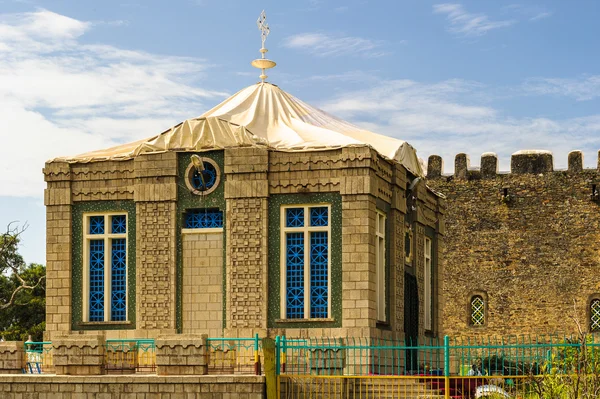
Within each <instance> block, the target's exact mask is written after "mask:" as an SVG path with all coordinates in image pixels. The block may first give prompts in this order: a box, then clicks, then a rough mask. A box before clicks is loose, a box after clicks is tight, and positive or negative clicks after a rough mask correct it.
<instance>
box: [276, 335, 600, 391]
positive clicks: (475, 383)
mask: <svg viewBox="0 0 600 399" xmlns="http://www.w3.org/2000/svg"><path fill="white" fill-rule="evenodd" d="M276 351H277V352H276V353H277V356H276V370H278V371H279V373H280V381H281V389H282V390H283V391H284V392H285V395H286V397H288V398H295V397H297V398H303V397H307V396H306V395H309V396H310V395H312V396H315V395H316V396H315V397H332V398H333V397H348V398H353V397H357V398H363V397H365V398H366V397H369V398H370V397H373V398H382V397H390V396H389V395H392V396H394V397H430V396H431V397H437V396H436V395H444V397H447V398H449V397H452V398H473V397H489V396H494V395H496V396H495V397H499V398H518V397H519V398H526V397H527V398H531V399H533V398H541V397H556V398H568V397H569V398H570V397H584V396H577V395H579V393H580V392H582V391H583V390H585V389H588V390H590V391H593V392H596V393H598V394H599V395H596V396H594V395H595V394H593V395H592V396H590V397H600V339H599V337H598V336H595V335H588V336H585V335H584V336H566V335H560V336H559V335H543V336H523V335H521V336H508V337H481V338H454V339H451V338H449V337H444V339H443V340H437V339H425V340H420V341H414V342H411V341H404V340H384V339H368V338H354V337H347V338H318V339H287V338H285V337H278V338H277V339H276ZM557 387H558V388H557ZM557 389H559V390H561V391H560V393H559V394H556V392H555V391H556V390H557ZM567 390H575V391H574V392H575V393H574V395H575V396H565V392H567ZM594 390H595V391H594ZM548 392H551V394H550V396H548V395H547V394H548ZM555 394H556V395H555ZM340 395H341V396H340ZM365 395H366V396H365ZM386 395H388V396H386ZM552 395H555V396H552ZM586 397H587V396H586Z"/></svg>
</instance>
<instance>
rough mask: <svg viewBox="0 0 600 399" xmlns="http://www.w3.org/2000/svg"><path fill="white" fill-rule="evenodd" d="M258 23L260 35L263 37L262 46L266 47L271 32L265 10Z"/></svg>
mask: <svg viewBox="0 0 600 399" xmlns="http://www.w3.org/2000/svg"><path fill="white" fill-rule="evenodd" d="M256 25H257V26H258V30H260V37H261V39H262V47H263V48H265V40H267V36H269V33H270V32H271V29H269V24H268V23H267V14H266V13H265V10H263V11H262V12H261V13H260V16H259V17H258V20H257V21H256Z"/></svg>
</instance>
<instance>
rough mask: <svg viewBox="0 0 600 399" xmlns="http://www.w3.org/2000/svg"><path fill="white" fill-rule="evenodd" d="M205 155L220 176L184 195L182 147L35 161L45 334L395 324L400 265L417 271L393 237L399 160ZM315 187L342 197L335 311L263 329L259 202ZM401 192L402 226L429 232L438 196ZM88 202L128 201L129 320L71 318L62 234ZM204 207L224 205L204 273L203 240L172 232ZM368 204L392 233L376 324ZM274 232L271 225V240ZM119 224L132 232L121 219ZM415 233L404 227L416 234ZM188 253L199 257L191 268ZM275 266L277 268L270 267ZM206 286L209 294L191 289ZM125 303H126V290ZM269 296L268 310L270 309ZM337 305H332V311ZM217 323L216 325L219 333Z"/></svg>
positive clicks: (332, 331)
mask: <svg viewBox="0 0 600 399" xmlns="http://www.w3.org/2000/svg"><path fill="white" fill-rule="evenodd" d="M206 156H207V157H212V158H215V159H218V160H219V162H221V161H222V163H220V165H221V167H222V179H221V184H220V185H219V187H218V188H217V190H215V191H214V192H213V193H211V194H208V196H195V195H192V197H193V198H191V197H190V196H191V194H190V193H189V190H187V188H186V187H185V184H184V183H185V177H184V176H183V173H184V171H183V170H182V166H183V167H187V164H188V163H189V162H188V161H189V154H180V153H177V152H169V153H162V154H146V155H140V156H138V157H136V158H135V159H133V160H125V161H111V162H91V163H87V164H67V163H54V162H51V163H48V164H46V168H45V179H46V181H47V183H48V189H47V190H46V204H47V206H48V237H49V238H48V240H49V241H48V294H49V295H48V309H47V311H48V318H47V320H48V330H49V334H48V339H51V336H52V334H54V333H56V334H59V335H60V334H68V333H70V332H71V329H73V330H82V329H84V330H86V333H87V334H97V333H98V332H99V331H102V332H104V333H105V335H106V338H107V339H111V338H155V337H157V336H158V335H159V334H172V333H175V332H176V331H179V332H197V331H196V330H203V331H202V332H208V333H210V335H212V336H215V335H216V336H220V335H222V334H224V335H226V336H239V337H249V336H253V335H254V334H255V333H258V334H260V335H261V336H265V335H267V334H271V335H276V334H283V333H285V331H283V330H282V329H284V328H285V329H287V330H288V331H289V333H290V334H292V335H303V336H306V335H309V334H310V335H348V334H351V335H356V336H380V335H382V334H383V335H386V336H388V335H390V334H401V333H402V331H403V328H404V326H403V320H404V319H403V311H404V309H403V305H402V304H401V305H397V304H398V303H399V301H400V303H401V301H402V299H403V297H404V290H403V284H404V273H405V270H406V267H411V268H412V270H413V272H414V273H420V272H419V271H418V270H419V269H420V268H422V262H421V260H417V259H416V258H417V257H416V256H415V257H414V259H415V261H414V264H411V265H406V264H405V262H404V258H403V252H402V250H400V251H399V250H398V248H397V247H396V246H395V245H394V243H398V242H399V243H401V244H402V243H403V235H404V231H405V226H406V222H405V220H404V219H405V216H406V214H407V212H408V213H411V212H413V211H412V210H411V211H407V205H406V203H407V200H408V199H407V196H406V193H407V186H408V184H409V183H410V179H414V177H413V178H411V177H410V176H409V175H410V173H407V171H406V169H405V168H404V167H402V166H401V165H400V164H398V163H396V162H393V161H390V160H389V159H386V158H384V157H382V156H380V155H379V154H378V153H377V152H376V151H375V150H374V149H372V148H371V147H368V146H356V147H347V148H340V149H335V150H327V151H314V152H298V153H285V152H278V151H270V150H267V149H260V148H229V149H226V150H224V151H212V152H209V153H206ZM182 187H183V189H182ZM186 190H187V191H186ZM318 195H325V196H327V195H335V196H338V197H337V198H338V200H336V201H339V198H341V203H342V204H341V206H340V204H339V202H338V205H337V206H339V207H340V208H343V209H341V211H340V212H339V213H340V214H341V215H337V216H336V218H335V219H336V220H335V221H333V222H332V223H338V224H339V225H340V226H341V229H340V230H341V231H340V232H339V233H336V236H335V237H333V236H332V237H331V239H332V242H335V245H339V246H340V247H342V248H344V249H343V253H342V249H340V251H339V252H340V256H339V258H340V259H341V262H340V264H338V265H337V266H336V268H337V269H336V271H332V274H333V273H337V272H339V275H340V276H341V277H340V278H336V281H335V284H340V285H343V287H342V288H341V292H342V294H340V295H339V296H337V297H336V298H335V303H333V302H334V301H333V300H332V312H331V313H332V314H335V315H336V316H335V317H334V318H328V319H327V320H319V321H318V322H317V324H314V323H313V324H311V323H312V322H311V321H309V320H303V321H302V322H296V321H293V322H292V324H285V323H277V322H273V323H272V327H273V330H272V331H268V328H269V326H268V314H269V312H270V311H272V310H269V309H270V308H269V298H272V297H273V295H269V294H270V293H269V289H271V288H272V285H273V284H272V281H269V278H279V276H278V275H277V276H274V275H272V276H269V273H268V270H269V267H270V265H269V248H268V247H269V245H268V240H269V235H270V233H269V229H270V227H272V226H269V223H268V221H269V211H268V210H269V204H270V203H271V204H272V203H273V202H271V201H272V200H274V198H275V197H276V196H280V197H284V196H288V197H287V198H291V197H292V196H293V198H294V201H296V199H298V200H299V202H294V203H298V204H300V203H304V202H305V201H308V198H315V197H314V196H318ZM311 196H312V197H311ZM411 196H414V197H415V198H418V200H415V202H414V205H415V209H418V211H417V212H416V213H415V215H413V216H411V222H410V223H413V224H414V225H415V226H416V225H417V224H418V225H419V226H421V227H422V228H421V229H420V230H419V229H414V231H415V234H420V235H421V236H422V234H423V231H424V228H425V227H430V228H433V229H434V230H436V231H438V227H439V226H438V224H437V220H438V218H437V214H438V213H439V198H438V197H437V196H436V195H435V194H434V193H432V192H431V191H430V190H427V189H426V187H425V186H424V185H420V186H419V187H418V189H417V190H416V191H414V192H413V193H411ZM92 202H98V203H102V204H103V205H104V207H103V208H102V209H100V210H99V211H110V209H108V208H111V207H114V206H119V205H123V204H124V203H127V204H128V206H131V207H132V208H128V209H131V210H130V211H128V212H129V214H130V215H131V214H132V213H133V209H134V208H133V207H134V206H135V259H131V260H129V263H128V265H129V266H128V267H131V270H132V271H135V278H133V277H134V276H131V277H130V278H129V282H131V283H132V286H130V290H131V291H130V292H135V298H134V299H135V307H134V308H133V309H130V311H129V313H128V315H129V316H130V320H128V322H131V323H122V324H123V325H121V326H119V325H116V324H111V323H104V324H102V323H97V324H95V323H94V324H92V323H88V325H86V326H84V327H85V328H83V327H81V325H82V324H86V323H81V321H82V320H81V318H82V317H81V316H79V313H78V312H80V311H79V307H81V306H80V305H81V304H80V302H81V301H80V300H79V299H80V298H81V294H79V293H78V292H77V290H73V284H71V281H72V280H73V279H74V281H76V282H78V283H77V284H81V281H82V277H81V276H78V275H77V274H76V273H75V275H72V271H73V270H75V271H77V270H79V269H80V266H81V263H82V262H78V261H77V260H73V259H71V258H72V257H74V256H75V255H78V254H79V252H81V251H79V250H78V249H77V248H79V247H78V245H79V241H80V237H78V235H80V234H75V236H73V234H72V232H73V231H74V229H73V226H72V225H73V224H77V223H80V219H81V215H79V214H78V213H77V212H78V211H77V209H79V208H80V207H81V206H83V205H85V204H88V203H92ZM325 202H329V201H325ZM334 202H335V201H334ZM207 206H210V207H218V208H219V209H220V210H224V211H225V215H224V216H225V226H224V229H223V232H224V233H223V236H222V238H221V242H220V245H221V247H220V248H223V247H224V248H225V250H223V251H222V254H221V255H222V256H223V255H224V258H223V257H222V258H221V266H222V268H221V269H220V270H221V273H222V274H221V275H219V274H218V272H217V269H214V270H213V266H214V267H217V263H218V262H219V260H218V259H217V258H218V257H217V255H216V252H217V251H219V248H212V247H211V248H208V251H212V252H214V253H215V257H214V259H213V258H212V257H211V259H210V260H208V261H209V263H210V264H211V268H210V271H209V270H208V269H204V268H203V267H200V265H201V263H203V262H206V261H207V259H204V258H203V256H201V255H200V252H201V251H203V250H204V248H205V247H203V244H201V243H200V242H195V243H193V244H192V242H191V241H192V239H191V238H190V239H189V240H187V239H186V240H184V239H180V235H181V231H180V228H182V220H183V217H184V213H185V211H186V209H192V208H199V207H200V208H201V207H207ZM105 208H106V209H105ZM378 210H379V211H383V212H385V213H386V216H387V223H388V224H389V226H388V233H386V234H389V236H388V240H389V241H390V242H391V244H390V246H389V247H388V249H387V256H388V260H389V285H388V287H387V289H388V301H389V302H388V304H387V309H388V311H389V320H388V321H387V322H386V323H384V324H383V325H379V324H378V323H377V312H376V310H377V309H376V303H377V291H376V286H377V281H376V271H375V220H376V219H375V218H376V215H377V211H378ZM73 215H76V216H75V217H74V216H73ZM432 215H433V216H432ZM340 216H341V217H340ZM130 219H133V218H130ZM276 230H277V231H275V230H273V233H272V234H275V235H277V237H279V233H278V229H276ZM130 231H131V232H132V234H133V229H132V228H130ZM397 235H398V236H397ZM190 237H191V236H190ZM78 240H79V241H78ZM420 240H421V241H422V238H421V239H420ZM72 241H73V242H72ZM421 241H418V240H417V238H416V236H415V241H414V242H415V243H420V242H421ZM214 243H216V242H214ZM205 244H206V243H205ZM73 251H74V252H73ZM190 251H191V255H190ZM131 253H133V249H132V252H131ZM73 254H75V255H73ZM336 256H337V255H336ZM419 256H421V257H422V254H420V255H419ZM192 261H194V262H196V261H198V262H200V263H198V264H197V265H196V266H194V265H192ZM213 261H214V262H213ZM73 262H75V264H76V265H75V266H73V265H72V263H73ZM202 266H203V264H202ZM134 268H135V269H134ZM277 268H278V269H277V272H279V271H280V265H279V264H278V265H277ZM415 270H416V271H415ZM213 272H214V273H213ZM209 274H210V275H209ZM188 276H192V277H197V280H198V281H200V280H204V278H205V277H208V283H207V284H208V285H204V286H208V287H210V289H211V290H214V292H207V291H206V290H205V291H203V292H193V291H194V289H196V291H198V290H197V288H198V286H199V285H202V284H199V283H198V281H196V280H195V279H193V278H192V279H188V278H187V277H188ZM218 278H223V279H224V284H225V290H224V292H223V291H222V288H223V282H222V283H221V284H216V285H215V284H214V280H215V279H218ZM132 280H135V281H132ZM421 284H422V281H421ZM194 287H195V288H194ZM332 287H333V285H332ZM351 287H352V288H351ZM75 288H77V287H75ZM337 292H338V293H339V292H340V289H338V290H337ZM206 294H207V295H208V296H209V300H208V302H207V301H204V299H202V298H200V297H199V296H204V295H206ZM334 296H335V295H334ZM217 297H218V298H217ZM73 298H75V299H76V301H75V302H77V303H76V304H75V305H73V304H72V299H73ZM332 298H333V297H332ZM340 298H341V300H340ZM420 299H421V300H422V299H423V298H422V297H421V298H420ZM82 300H84V299H82ZM129 301H130V302H129V303H130V304H132V303H133V302H134V300H133V298H129ZM219 301H220V302H219ZM203 302H206V303H207V308H206V311H208V318H206V317H204V316H206V314H205V315H204V316H198V318H197V317H196V316H197V315H196V316H190V315H191V314H192V313H193V312H194V311H195V310H194V308H195V307H197V308H198V311H201V309H200V307H201V306H202V303H203ZM277 302H278V303H277V304H275V305H273V306H271V307H274V306H279V303H280V302H279V301H277ZM342 302H343V303H342ZM209 306H210V307H211V309H208V307H209ZM72 308H74V309H75V311H73V309H72ZM340 308H343V311H339V313H336V311H338V310H339V309H340ZM334 310H335V311H334ZM184 314H185V315H184ZM337 314H339V316H337ZM186 317H187V320H186ZM277 318H278V317H277ZM71 319H73V324H72V325H71V324H70V323H69V321H71ZM223 319H224V320H223ZM223 321H224V324H225V329H224V330H221V328H222V324H223ZM126 324H127V325H126ZM209 324H210V325H209ZM218 325H219V326H218ZM320 326H322V327H323V328H319V327H320ZM280 327H281V328H280ZM125 328H128V330H125ZM421 332H422V329H421Z"/></svg>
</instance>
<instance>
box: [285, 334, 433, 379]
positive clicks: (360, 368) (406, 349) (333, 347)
mask: <svg viewBox="0 0 600 399" xmlns="http://www.w3.org/2000/svg"><path fill="white" fill-rule="evenodd" d="M276 345H277V347H278V348H280V350H279V357H278V358H279V363H280V366H279V367H278V369H279V370H281V373H284V374H318V375H363V376H364V375H418V374H429V375H442V371H443V369H444V357H443V353H444V346H443V342H440V340H438V339H434V338H428V339H422V340H414V341H411V340H406V341H404V340H402V341H400V340H391V339H378V338H357V337H346V338H308V339H287V338H286V337H277V338H276Z"/></svg>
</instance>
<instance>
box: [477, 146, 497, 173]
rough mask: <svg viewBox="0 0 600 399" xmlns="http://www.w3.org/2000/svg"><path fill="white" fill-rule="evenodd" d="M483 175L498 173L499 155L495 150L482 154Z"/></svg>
mask: <svg viewBox="0 0 600 399" xmlns="http://www.w3.org/2000/svg"><path fill="white" fill-rule="evenodd" d="M480 170H481V176H482V177H484V178H486V177H495V176H496V175H497V174H498V155H496V153H493V152H484V153H483V154H481V169H480Z"/></svg>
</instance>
